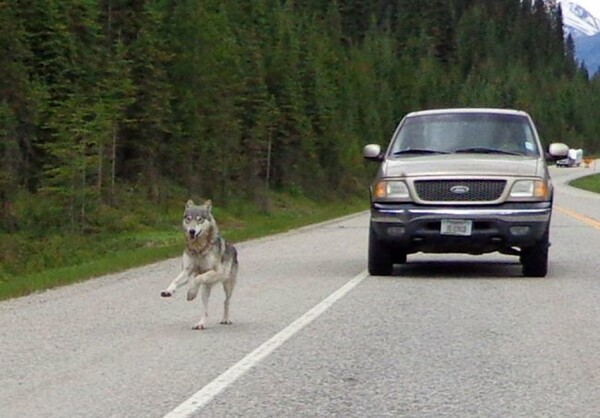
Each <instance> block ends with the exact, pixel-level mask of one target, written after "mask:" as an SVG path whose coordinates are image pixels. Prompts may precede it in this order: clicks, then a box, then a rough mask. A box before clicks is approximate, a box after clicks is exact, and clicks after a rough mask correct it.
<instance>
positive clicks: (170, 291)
mask: <svg viewBox="0 0 600 418" xmlns="http://www.w3.org/2000/svg"><path fill="white" fill-rule="evenodd" d="M188 279H189V273H188V272H187V270H182V271H181V273H179V275H178V276H177V277H176V278H175V279H174V280H173V281H172V282H171V284H170V285H169V287H167V288H166V289H165V290H163V291H161V292H160V295H161V296H162V297H163V298H168V297H171V296H173V295H174V294H175V290H176V289H177V288H178V287H181V286H183V285H184V284H186V283H187V282H188Z"/></svg>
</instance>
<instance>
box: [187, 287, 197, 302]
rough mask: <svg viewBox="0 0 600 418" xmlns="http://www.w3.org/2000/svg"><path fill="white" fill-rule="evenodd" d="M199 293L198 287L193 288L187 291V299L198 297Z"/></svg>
mask: <svg viewBox="0 0 600 418" xmlns="http://www.w3.org/2000/svg"><path fill="white" fill-rule="evenodd" d="M197 294H198V289H194V288H191V289H190V290H188V292H187V300H194V299H196V295H197Z"/></svg>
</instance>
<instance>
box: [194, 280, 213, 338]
mask: <svg viewBox="0 0 600 418" xmlns="http://www.w3.org/2000/svg"><path fill="white" fill-rule="evenodd" d="M211 289H212V283H209V284H205V285H204V286H202V308H203V309H204V312H203V313H202V318H200V321H199V322H198V323H197V324H196V325H194V327H193V329H199V330H202V329H204V325H205V324H206V318H208V300H209V298H210V291H211Z"/></svg>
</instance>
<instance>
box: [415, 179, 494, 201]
mask: <svg viewBox="0 0 600 418" xmlns="http://www.w3.org/2000/svg"><path fill="white" fill-rule="evenodd" d="M505 186H506V180H418V181H415V190H416V192H417V195H418V196H419V198H420V199H421V200H423V201H429V202H491V201H494V200H497V199H499V198H500V196H501V195H502V192H503V191H504V187H505Z"/></svg>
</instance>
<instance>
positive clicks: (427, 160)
mask: <svg viewBox="0 0 600 418" xmlns="http://www.w3.org/2000/svg"><path fill="white" fill-rule="evenodd" d="M543 170H544V164H543V161H542V160H541V159H540V158H538V157H526V156H520V155H515V156H513V155H498V154H436V155H425V156H414V157H413V156H411V157H402V158H392V159H387V160H385V162H384V163H383V164H382V165H381V173H380V175H381V176H382V177H427V176H435V177H440V176H442V177H444V176H452V177H462V176H469V177H471V176H473V177H476V176H482V177H495V176H503V177H543V176H544V172H543Z"/></svg>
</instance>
